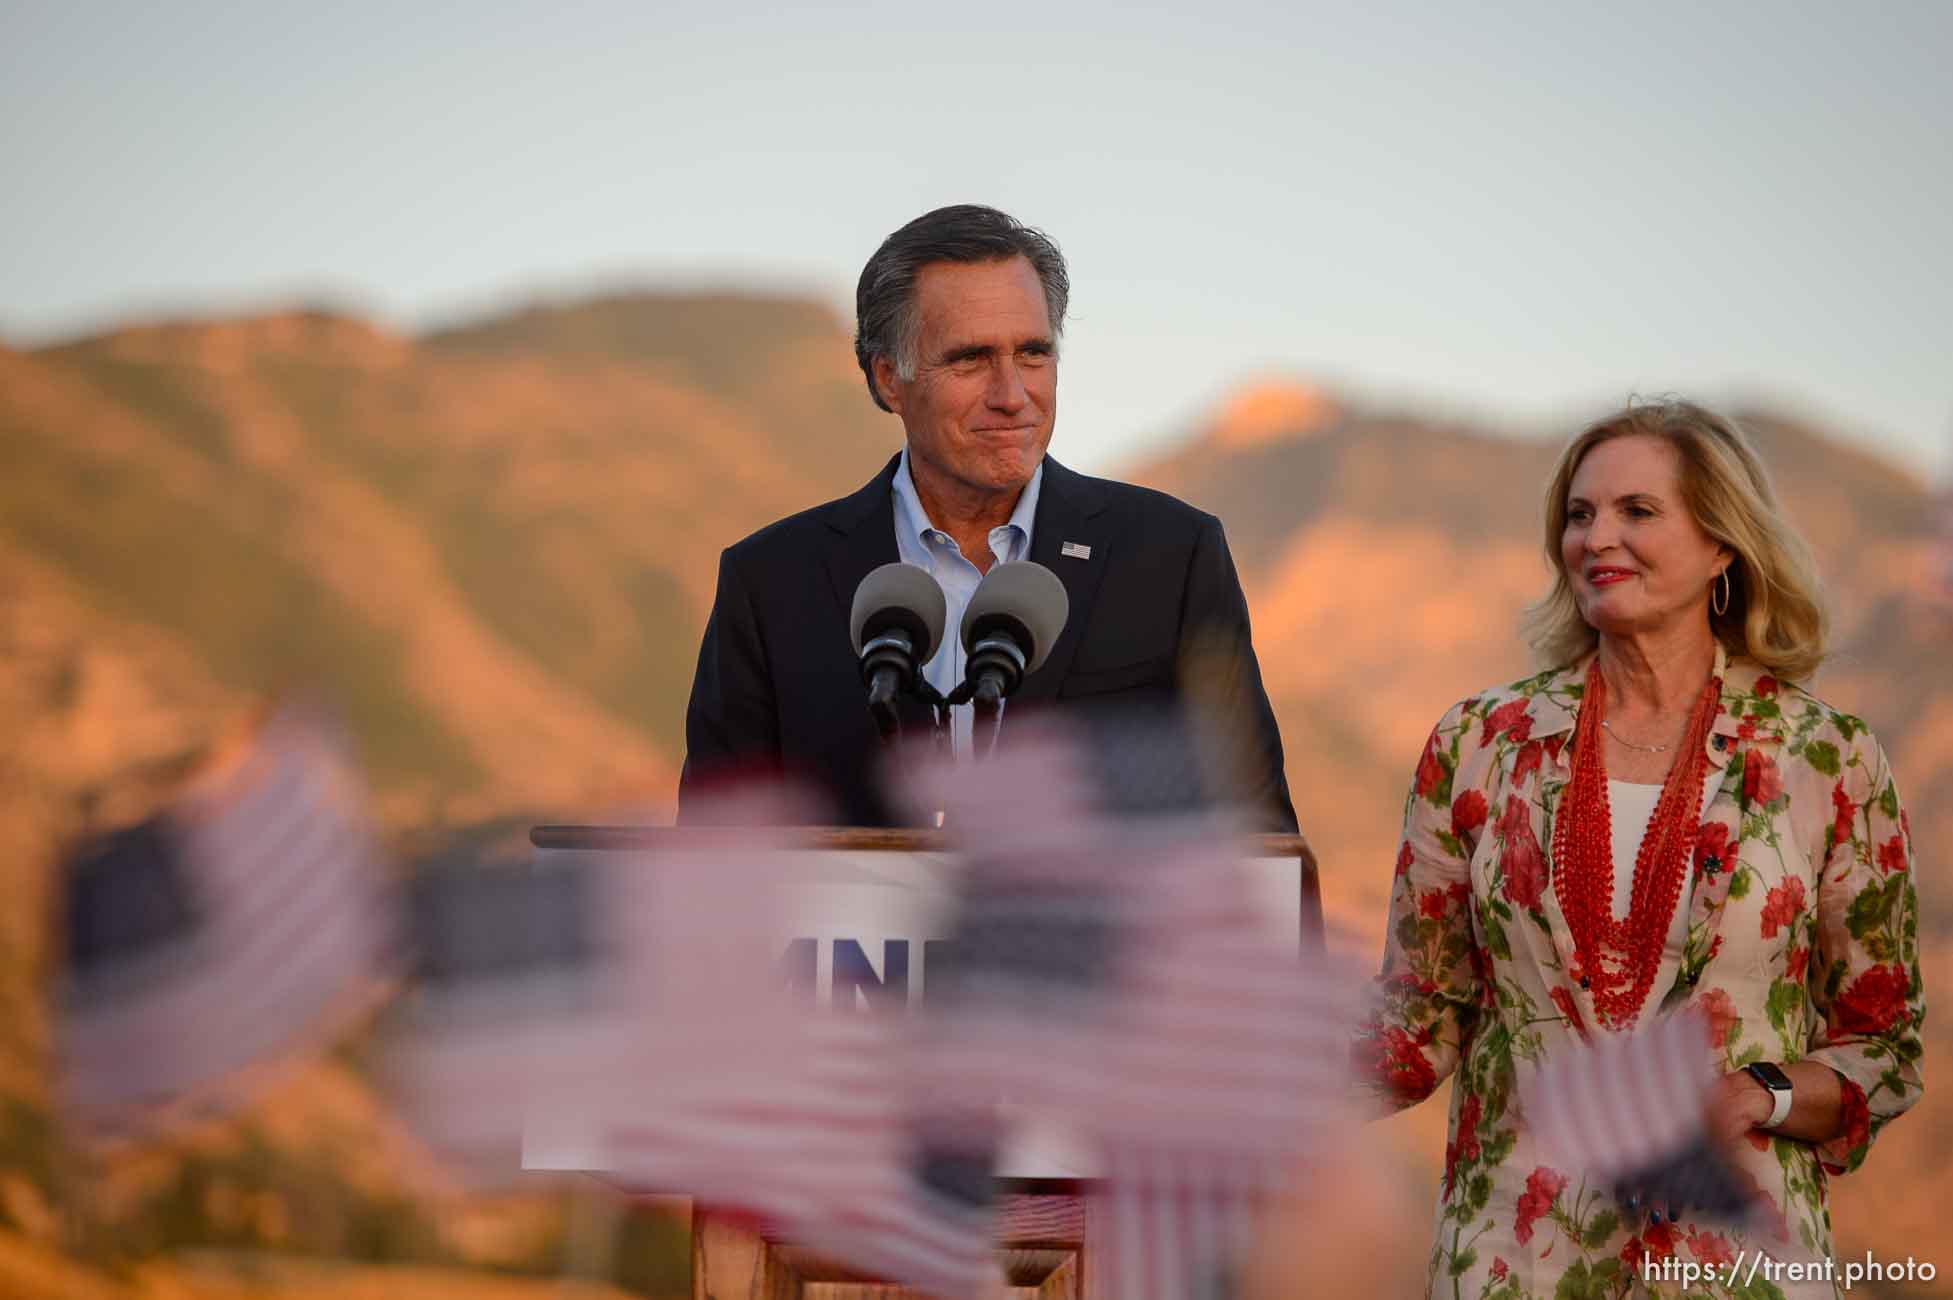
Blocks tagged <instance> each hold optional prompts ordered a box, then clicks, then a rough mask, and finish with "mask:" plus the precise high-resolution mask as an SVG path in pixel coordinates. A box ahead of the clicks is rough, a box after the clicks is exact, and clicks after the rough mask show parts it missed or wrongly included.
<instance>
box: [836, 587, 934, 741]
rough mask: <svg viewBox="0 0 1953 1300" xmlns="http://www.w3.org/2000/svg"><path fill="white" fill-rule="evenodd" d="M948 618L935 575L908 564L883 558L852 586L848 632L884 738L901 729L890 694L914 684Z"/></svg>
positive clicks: (893, 699)
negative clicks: (859, 582)
mask: <svg viewBox="0 0 1953 1300" xmlns="http://www.w3.org/2000/svg"><path fill="white" fill-rule="evenodd" d="M948 618H949V608H948V602H946V601H945V600H944V599H943V589H942V587H941V586H940V585H938V583H937V582H936V579H935V576H934V575H933V574H931V573H930V572H929V571H928V570H926V569H922V568H918V567H917V566H915V565H913V564H902V563H900V562H897V563H895V564H884V565H882V566H881V567H880V568H879V569H876V570H875V571H874V572H872V573H870V574H869V575H868V576H867V577H865V578H863V579H862V580H861V585H860V586H858V587H856V588H855V589H854V607H853V608H852V609H851V610H850V611H849V613H848V635H849V636H850V637H851V638H852V639H853V642H854V652H855V655H856V656H857V657H858V658H859V659H860V660H861V680H862V683H863V684H864V685H865V686H867V687H868V709H869V711H870V712H871V713H873V714H874V715H875V726H876V727H877V728H878V729H879V730H880V732H881V734H882V736H883V738H884V739H886V738H888V737H891V736H894V735H896V734H897V733H899V732H900V731H901V729H902V728H901V719H900V717H899V715H898V714H897V713H896V711H895V696H896V695H897V693H899V692H901V691H906V690H912V689H914V687H915V685H916V682H917V681H918V680H919V679H920V678H921V676H922V666H923V665H924V664H926V663H928V662H929V661H930V659H932V658H934V657H935V654H936V647H937V646H938V645H940V644H942V639H943V624H944V623H945V622H947V621H948Z"/></svg>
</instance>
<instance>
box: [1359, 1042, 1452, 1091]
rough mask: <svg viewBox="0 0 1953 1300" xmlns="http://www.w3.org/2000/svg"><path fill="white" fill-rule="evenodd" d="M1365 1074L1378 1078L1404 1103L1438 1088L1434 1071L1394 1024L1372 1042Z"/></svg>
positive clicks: (1414, 1044)
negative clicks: (1372, 1047)
mask: <svg viewBox="0 0 1953 1300" xmlns="http://www.w3.org/2000/svg"><path fill="white" fill-rule="evenodd" d="M1368 1064H1369V1067H1370V1068H1369V1070H1368V1073H1369V1074H1370V1075H1372V1076H1373V1077H1376V1078H1378V1079H1381V1080H1382V1081H1383V1082H1384V1083H1385V1084H1386V1085H1388V1086H1389V1088H1390V1090H1391V1091H1392V1092H1394V1093H1396V1094H1397V1095H1398V1096H1399V1097H1402V1098H1404V1099H1406V1100H1408V1101H1422V1100H1423V1099H1424V1098H1426V1097H1428V1096H1430V1095H1431V1090H1432V1089H1433V1088H1435V1087H1437V1086H1438V1076H1437V1072H1436V1071H1435V1070H1433V1069H1432V1068H1431V1063H1430V1062H1429V1061H1427V1060H1426V1059H1424V1053H1423V1052H1421V1051H1419V1050H1418V1047H1417V1043H1416V1041H1415V1040H1414V1039H1412V1038H1411V1036H1410V1035H1409V1034H1407V1033H1405V1032H1404V1031H1403V1030H1402V1029H1399V1028H1398V1027H1397V1026H1395V1025H1390V1026H1387V1027H1386V1028H1385V1029H1384V1030H1383V1032H1382V1033H1381V1034H1379V1035H1377V1037H1376V1039H1375V1041H1374V1051H1373V1055H1372V1057H1371V1059H1370V1061H1369V1063H1368Z"/></svg>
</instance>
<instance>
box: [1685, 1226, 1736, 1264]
mask: <svg viewBox="0 0 1953 1300" xmlns="http://www.w3.org/2000/svg"><path fill="white" fill-rule="evenodd" d="M1685 1240H1686V1241H1687V1243H1688V1248H1689V1254H1691V1255H1693V1256H1695V1259H1696V1262H1697V1263H1698V1264H1707V1265H1708V1266H1709V1267H1711V1268H1722V1267H1725V1266H1727V1265H1730V1264H1734V1263H1735V1262H1736V1252H1735V1250H1734V1249H1733V1248H1732V1247H1731V1246H1730V1244H1729V1238H1727V1237H1725V1236H1723V1235H1722V1234H1721V1233H1719V1232H1703V1231H1701V1230H1700V1229H1694V1228H1691V1229H1690V1230H1689V1234H1688V1236H1687V1238H1685Z"/></svg>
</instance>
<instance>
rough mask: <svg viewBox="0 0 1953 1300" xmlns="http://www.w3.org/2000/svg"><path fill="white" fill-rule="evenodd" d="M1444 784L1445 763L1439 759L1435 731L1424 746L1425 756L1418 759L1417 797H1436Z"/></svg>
mask: <svg viewBox="0 0 1953 1300" xmlns="http://www.w3.org/2000/svg"><path fill="white" fill-rule="evenodd" d="M1443 784H1444V764H1442V763H1440V762H1439V761H1438V733H1437V732H1435V731H1434V732H1432V733H1431V739H1430V742H1429V743H1428V744H1426V745H1425V746H1424V756H1423V757H1422V758H1420V759H1418V760H1417V797H1418V798H1420V799H1430V798H1434V797H1435V796H1436V795H1437V792H1438V787H1439V786H1440V785H1443Z"/></svg>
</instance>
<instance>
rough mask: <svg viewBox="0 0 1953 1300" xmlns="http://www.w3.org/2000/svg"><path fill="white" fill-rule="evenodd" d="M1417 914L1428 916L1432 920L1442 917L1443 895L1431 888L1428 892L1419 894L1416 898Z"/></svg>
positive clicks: (1439, 919) (1441, 918)
mask: <svg viewBox="0 0 1953 1300" xmlns="http://www.w3.org/2000/svg"><path fill="white" fill-rule="evenodd" d="M1417 910H1418V913H1419V915H1422V916H1428V917H1430V918H1431V919H1432V920H1433V921H1442V920H1443V919H1444V895H1443V894H1442V893H1440V892H1439V891H1438V890H1435V889H1433V890H1432V891H1431V892H1430V893H1428V894H1420V895H1419V896H1418V899H1417Z"/></svg>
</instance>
